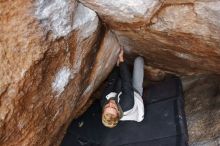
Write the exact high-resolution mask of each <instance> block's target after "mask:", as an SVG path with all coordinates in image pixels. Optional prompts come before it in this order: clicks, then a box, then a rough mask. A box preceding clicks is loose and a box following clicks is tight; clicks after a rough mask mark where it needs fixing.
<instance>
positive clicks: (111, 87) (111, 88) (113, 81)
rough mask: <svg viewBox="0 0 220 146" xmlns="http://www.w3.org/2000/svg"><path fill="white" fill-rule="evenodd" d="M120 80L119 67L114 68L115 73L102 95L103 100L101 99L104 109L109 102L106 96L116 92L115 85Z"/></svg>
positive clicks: (111, 75)
mask: <svg viewBox="0 0 220 146" xmlns="http://www.w3.org/2000/svg"><path fill="white" fill-rule="evenodd" d="M118 78H119V68H118V67H114V69H113V71H112V72H111V73H110V75H109V77H108V80H107V83H106V86H105V88H104V90H103V93H102V97H101V98H102V99H101V106H102V107H103V106H104V104H105V103H106V102H107V99H106V96H107V95H108V94H109V93H111V92H115V85H116V82H117V80H118Z"/></svg>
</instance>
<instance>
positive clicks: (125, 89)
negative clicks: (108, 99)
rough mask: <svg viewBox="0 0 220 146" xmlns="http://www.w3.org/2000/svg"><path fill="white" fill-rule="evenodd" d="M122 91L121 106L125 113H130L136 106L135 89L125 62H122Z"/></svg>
mask: <svg viewBox="0 0 220 146" xmlns="http://www.w3.org/2000/svg"><path fill="white" fill-rule="evenodd" d="M119 67H120V76H121V90H122V94H121V96H120V102H119V104H120V106H121V108H122V110H123V111H128V110H130V109H132V108H133V106H134V89H133V86H132V81H131V74H130V72H129V70H128V66H127V64H126V63H125V62H120V64H119Z"/></svg>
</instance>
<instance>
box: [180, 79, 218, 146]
mask: <svg viewBox="0 0 220 146" xmlns="http://www.w3.org/2000/svg"><path fill="white" fill-rule="evenodd" d="M194 79H195V78H194ZM184 80H185V79H184ZM191 81H192V79H191ZM219 81H220V77H217V76H200V77H199V78H197V80H194V81H193V82H191V83H190V84H189V85H188V87H187V88H186V90H185V111H186V116H187V125H188V133H189V144H190V145H191V146H219V145H220V138H219V136H220V123H219V119H220V92H219V88H220V84H219ZM184 82H185V81H184ZM188 83H189V81H188Z"/></svg>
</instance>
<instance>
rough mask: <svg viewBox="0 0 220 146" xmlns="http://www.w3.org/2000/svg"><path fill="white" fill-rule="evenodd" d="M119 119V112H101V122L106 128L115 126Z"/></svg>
mask: <svg viewBox="0 0 220 146" xmlns="http://www.w3.org/2000/svg"><path fill="white" fill-rule="evenodd" d="M119 119H120V118H119V114H117V116H115V115H112V114H110V113H105V112H103V114H102V123H103V125H104V126H106V127H108V128H113V127H115V126H116V125H117V124H118V121H119Z"/></svg>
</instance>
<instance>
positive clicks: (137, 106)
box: [106, 92, 144, 122]
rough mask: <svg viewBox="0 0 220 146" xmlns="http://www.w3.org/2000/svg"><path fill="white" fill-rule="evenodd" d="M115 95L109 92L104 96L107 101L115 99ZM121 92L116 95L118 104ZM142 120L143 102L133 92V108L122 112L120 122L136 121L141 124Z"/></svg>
mask: <svg viewBox="0 0 220 146" xmlns="http://www.w3.org/2000/svg"><path fill="white" fill-rule="evenodd" d="M116 95H117V93H115V92H111V93H109V94H108V95H107V96H106V99H107V100H109V99H110V98H112V97H115V96H116ZM120 95H121V92H120V93H119V94H118V103H119V101H120ZM143 119H144V102H143V99H142V97H141V96H140V95H139V94H138V93H137V92H134V106H133V108H131V109H130V110H128V111H124V112H123V116H122V118H121V119H120V121H137V122H141V121H142V120H143Z"/></svg>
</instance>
